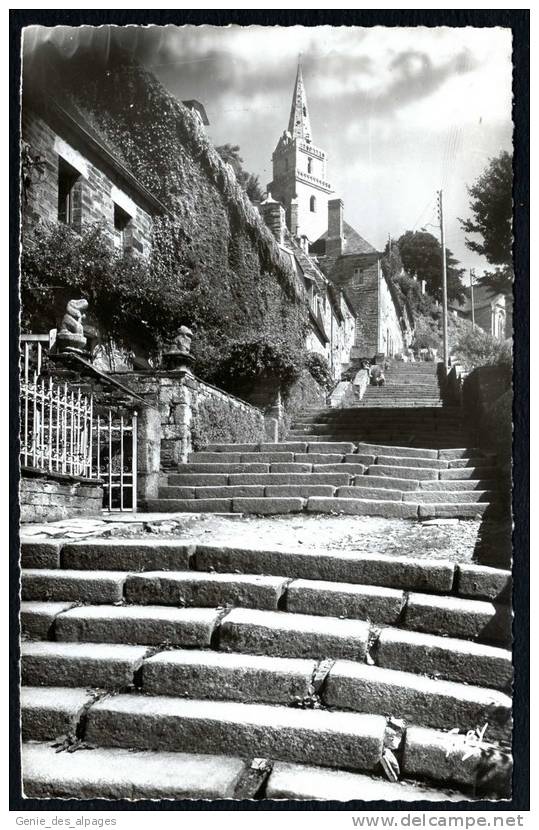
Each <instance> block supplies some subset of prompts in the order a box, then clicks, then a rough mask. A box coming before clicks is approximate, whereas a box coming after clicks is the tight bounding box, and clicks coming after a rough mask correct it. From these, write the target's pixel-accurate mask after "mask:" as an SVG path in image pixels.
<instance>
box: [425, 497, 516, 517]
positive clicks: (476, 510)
mask: <svg viewBox="0 0 539 830" xmlns="http://www.w3.org/2000/svg"><path fill="white" fill-rule="evenodd" d="M418 516H419V518H420V519H422V520H424V519H476V520H479V519H481V518H482V517H484V516H487V517H488V518H490V519H494V518H496V519H500V518H502V517H503V516H504V508H503V505H502V504H501V503H500V502H499V500H498V499H496V501H484V502H483V501H476V502H464V503H463V502H461V501H457V502H450V503H448V502H444V503H442V502H435V503H432V502H429V503H424V502H420V504H419V511H418Z"/></svg>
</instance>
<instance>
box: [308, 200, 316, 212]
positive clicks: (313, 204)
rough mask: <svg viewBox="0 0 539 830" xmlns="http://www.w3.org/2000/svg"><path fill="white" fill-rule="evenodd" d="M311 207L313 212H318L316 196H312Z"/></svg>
mask: <svg viewBox="0 0 539 830" xmlns="http://www.w3.org/2000/svg"><path fill="white" fill-rule="evenodd" d="M309 208H310V211H311V213H316V196H311V198H310V200H309Z"/></svg>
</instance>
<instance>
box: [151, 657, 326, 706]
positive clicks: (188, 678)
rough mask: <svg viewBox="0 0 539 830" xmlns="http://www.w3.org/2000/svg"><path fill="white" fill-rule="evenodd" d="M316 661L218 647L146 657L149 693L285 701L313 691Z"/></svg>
mask: <svg viewBox="0 0 539 830" xmlns="http://www.w3.org/2000/svg"><path fill="white" fill-rule="evenodd" d="M316 667H317V663H316V661H314V660H304V659H287V658H281V657H274V656H267V655H253V654H232V653H227V652H220V651H219V652H217V651H197V650H194V649H189V650H186V651H163V652H161V653H160V654H156V655H155V656H154V657H150V658H149V659H148V660H146V661H145V662H144V666H143V668H142V675H141V688H142V691H143V693H144V694H149V695H167V696H171V697H182V698H183V697H188V698H198V699H204V700H235V701H242V702H244V703H276V704H282V705H286V706H292V705H294V704H296V705H297V704H298V703H299V702H300V701H303V700H307V699H308V698H309V696H312V694H313V685H312V679H313V676H314V672H315V669H316Z"/></svg>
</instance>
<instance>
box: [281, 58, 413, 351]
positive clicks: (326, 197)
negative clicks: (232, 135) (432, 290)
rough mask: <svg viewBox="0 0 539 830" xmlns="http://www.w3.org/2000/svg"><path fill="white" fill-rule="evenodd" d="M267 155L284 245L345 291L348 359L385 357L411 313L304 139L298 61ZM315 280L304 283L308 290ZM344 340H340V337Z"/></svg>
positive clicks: (399, 341)
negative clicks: (350, 336)
mask: <svg viewBox="0 0 539 830" xmlns="http://www.w3.org/2000/svg"><path fill="white" fill-rule="evenodd" d="M272 160H273V180H272V182H270V184H269V185H268V191H269V193H270V197H271V198H273V199H275V200H276V201H277V202H279V203H280V204H281V205H282V208H283V211H284V217H285V220H286V226H287V229H288V238H289V239H290V240H291V243H290V244H292V245H293V246H294V247H295V248H298V246H299V249H300V251H301V252H302V256H303V257H306V258H308V260H309V262H310V263H311V271H312V273H316V274H318V275H320V276H321V277H322V278H323V279H325V281H326V282H325V285H326V287H327V288H329V294H332V295H335V296H341V297H346V299H345V300H344V302H345V305H346V307H347V309H348V311H349V312H350V311H351V313H352V314H353V315H354V316H355V318H356V319H355V326H354V328H355V333H354V343H353V353H352V357H373V356H374V355H376V354H379V353H383V354H385V355H390V356H391V355H394V354H397V353H398V352H400V351H402V350H403V349H404V348H405V347H406V346H408V345H409V344H410V342H411V340H412V336H413V320H412V319H411V314H410V313H409V309H406V308H404V307H403V305H402V303H400V301H399V297H398V294H397V292H396V290H395V288H394V286H393V285H392V284H391V283H390V281H389V280H387V279H386V277H385V276H384V274H383V272H382V267H381V257H382V254H381V252H380V251H377V250H376V248H374V247H373V246H372V245H371V244H370V243H369V242H367V241H366V240H365V239H363V238H362V237H361V236H360V234H359V233H358V232H357V231H356V230H355V229H354V228H352V227H351V225H349V224H348V223H347V222H346V221H345V220H344V205H343V202H342V200H341V199H338V198H333V199H331V198H330V196H331V194H332V193H333V190H332V187H331V185H330V184H329V183H328V181H327V179H328V175H327V155H326V153H325V151H324V150H322V149H320V148H319V147H317V146H315V145H314V144H313V142H312V131H311V124H310V118H309V110H308V105H307V96H306V92H305V85H304V82H303V76H302V71H301V66H298V71H297V76H296V83H295V87H294V93H293V96H292V106H291V110H290V119H289V123H288V129H287V130H285V132H284V133H283V134H282V136H281V138H280V139H279V141H278V144H277V147H276V149H275V152H274V153H273V157H272ZM307 271H309V269H307ZM315 282H316V281H315V280H313V281H312V282H311V283H310V285H312V286H313V290H314V285H315ZM316 302H319V301H318V300H317V301H316ZM320 302H321V303H322V301H321V300H320ZM328 304H329V305H331V302H330V301H329V299H328ZM337 316H338V314H337ZM328 325H329V324H328ZM330 340H331V338H330ZM344 341H345V342H346V344H347V342H348V340H347V338H346V337H345V338H344ZM343 348H347V345H346V346H345V347H343ZM332 349H333V347H332V346H330V347H329V351H330V353H331V352H332ZM326 351H327V350H326ZM337 351H339V350H337Z"/></svg>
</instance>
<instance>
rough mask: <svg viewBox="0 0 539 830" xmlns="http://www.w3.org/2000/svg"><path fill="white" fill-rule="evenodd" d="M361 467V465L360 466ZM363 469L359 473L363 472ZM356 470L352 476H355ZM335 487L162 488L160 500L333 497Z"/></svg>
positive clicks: (278, 485) (242, 485) (319, 485)
mask: <svg viewBox="0 0 539 830" xmlns="http://www.w3.org/2000/svg"><path fill="white" fill-rule="evenodd" d="M358 466H359V465H358ZM363 469H364V468H362V469H361V470H359V472H363ZM354 472H355V471H354V470H351V471H350V474H354ZM334 492H335V487H333V485H331V484H274V485H268V486H264V485H263V484H260V485H256V484H237V485H225V486H223V487H192V488H189V487H160V488H159V496H158V497H159V498H160V499H236V498H254V499H259V498H263V497H264V496H268V497H270V498H271V497H281V498H282V497H285V498H286V497H288V496H297V497H299V498H308V497H309V496H332V495H333V494H334Z"/></svg>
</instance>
